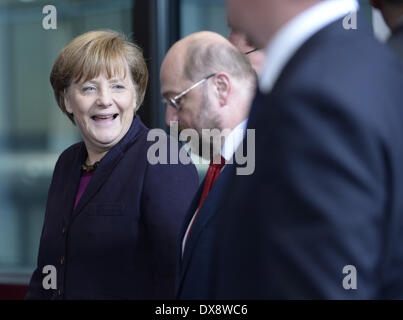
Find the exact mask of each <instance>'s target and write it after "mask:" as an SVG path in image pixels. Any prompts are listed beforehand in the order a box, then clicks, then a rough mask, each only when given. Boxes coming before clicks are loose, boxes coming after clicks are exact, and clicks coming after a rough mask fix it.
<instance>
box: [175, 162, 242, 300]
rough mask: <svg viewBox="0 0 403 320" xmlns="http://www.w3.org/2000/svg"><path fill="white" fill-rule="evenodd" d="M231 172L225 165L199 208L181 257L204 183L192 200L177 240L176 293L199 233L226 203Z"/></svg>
mask: <svg viewBox="0 0 403 320" xmlns="http://www.w3.org/2000/svg"><path fill="white" fill-rule="evenodd" d="M233 170H235V165H230V164H229V165H226V166H225V167H224V169H223V171H222V172H221V173H220V176H219V177H218V179H217V181H216V182H215V183H214V185H213V187H212V189H211V190H210V192H209V194H208V196H207V198H206V200H205V201H204V203H203V205H202V207H201V208H200V212H199V214H198V216H197V219H195V221H194V224H193V227H192V230H191V232H190V234H189V238H188V240H187V243H186V247H185V250H184V253H183V257H182V240H183V237H184V235H185V232H186V229H187V227H188V225H189V223H190V221H191V219H192V217H193V215H194V213H195V211H196V209H197V207H198V204H199V201H200V197H201V194H202V190H203V187H204V182H205V181H203V183H202V184H201V185H200V187H199V190H198V192H197V193H196V196H195V198H194V199H193V202H192V204H191V206H190V208H189V210H188V212H187V215H186V218H185V221H184V223H183V226H182V230H181V233H180V238H179V247H180V250H179V257H178V258H179V259H180V260H179V261H181V263H179V267H178V274H179V281H178V286H177V292H178V293H179V292H180V291H181V288H182V284H183V279H184V277H185V274H186V271H187V268H188V267H189V262H190V260H191V258H192V254H193V251H194V249H195V246H196V245H197V242H198V240H199V238H200V235H201V233H202V232H203V230H204V228H205V227H206V225H207V224H208V223H209V222H210V220H211V219H212V218H213V217H214V216H215V215H216V214H217V212H218V211H219V210H220V208H221V206H222V205H223V204H224V203H225V201H226V199H224V198H223V197H224V195H225V194H227V195H228V193H224V191H225V190H226V186H227V185H228V183H227V179H228V178H229V177H230V176H231V174H232V171H233ZM233 174H234V173H233Z"/></svg>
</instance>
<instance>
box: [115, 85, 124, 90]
mask: <svg viewBox="0 0 403 320" xmlns="http://www.w3.org/2000/svg"><path fill="white" fill-rule="evenodd" d="M113 88H114V89H124V88H125V87H124V86H122V85H121V84H115V85H114V86H113Z"/></svg>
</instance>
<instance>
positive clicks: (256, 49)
mask: <svg viewBox="0 0 403 320" xmlns="http://www.w3.org/2000/svg"><path fill="white" fill-rule="evenodd" d="M258 50H259V49H258V48H255V49H252V50H250V51H248V52H245V53H244V54H246V55H248V54H251V53H253V52H256V51H258Z"/></svg>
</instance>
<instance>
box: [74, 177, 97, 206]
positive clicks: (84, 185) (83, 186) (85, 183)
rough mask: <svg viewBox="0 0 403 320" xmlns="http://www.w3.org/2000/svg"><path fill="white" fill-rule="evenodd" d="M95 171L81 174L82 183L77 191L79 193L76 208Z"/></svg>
mask: <svg viewBox="0 0 403 320" xmlns="http://www.w3.org/2000/svg"><path fill="white" fill-rule="evenodd" d="M94 172H95V171H91V172H83V173H82V175H81V179H80V185H79V186H78V191H77V195H76V202H75V203H74V209H73V210H75V209H76V206H77V203H78V201H80V198H81V196H82V195H83V193H84V191H85V189H86V188H87V186H88V183H89V182H90V180H91V178H92V176H93V175H94Z"/></svg>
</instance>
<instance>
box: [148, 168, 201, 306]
mask: <svg viewBox="0 0 403 320" xmlns="http://www.w3.org/2000/svg"><path fill="white" fill-rule="evenodd" d="M198 186H199V178H198V174H197V170H196V167H195V166H194V165H193V164H189V165H183V164H180V163H179V164H155V165H151V164H147V169H146V174H145V178H144V185H143V195H142V199H141V210H142V216H143V217H144V221H145V223H146V228H147V230H148V232H149V234H150V241H151V242H152V244H151V245H152V248H153V251H154V253H155V256H154V261H155V264H154V270H155V274H156V275H158V277H157V281H158V283H156V284H155V288H158V289H155V291H157V292H155V294H156V295H155V296H156V297H158V296H160V298H161V299H166V298H174V294H175V292H174V288H175V283H174V281H175V273H176V262H177V257H178V253H177V250H178V237H179V232H180V228H181V226H182V223H183V220H184V218H185V215H186V212H187V209H188V207H189V206H190V204H191V201H192V200H193V197H194V195H195V193H196V191H197V189H198Z"/></svg>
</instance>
